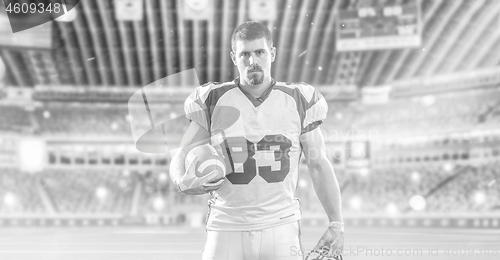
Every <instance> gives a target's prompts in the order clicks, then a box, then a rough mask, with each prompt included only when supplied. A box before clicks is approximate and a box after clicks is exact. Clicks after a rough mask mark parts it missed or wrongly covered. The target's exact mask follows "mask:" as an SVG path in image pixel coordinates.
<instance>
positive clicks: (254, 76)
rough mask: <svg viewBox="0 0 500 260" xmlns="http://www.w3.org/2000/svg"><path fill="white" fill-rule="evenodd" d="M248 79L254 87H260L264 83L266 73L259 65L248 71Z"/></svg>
mask: <svg viewBox="0 0 500 260" xmlns="http://www.w3.org/2000/svg"><path fill="white" fill-rule="evenodd" d="M247 78H248V83H250V84H251V85H252V86H256V85H260V84H262V82H264V71H262V68H261V67H260V66H258V65H256V66H252V67H251V68H250V69H249V70H248V71H247Z"/></svg>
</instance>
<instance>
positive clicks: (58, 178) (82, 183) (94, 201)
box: [40, 169, 136, 214]
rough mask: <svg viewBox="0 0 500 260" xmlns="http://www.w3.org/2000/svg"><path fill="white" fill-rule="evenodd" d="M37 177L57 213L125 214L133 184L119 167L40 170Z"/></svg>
mask: <svg viewBox="0 0 500 260" xmlns="http://www.w3.org/2000/svg"><path fill="white" fill-rule="evenodd" d="M40 179H41V182H42V185H43V187H44V188H45V191H46V193H47V195H48V197H49V198H50V200H51V201H52V202H53V205H54V207H55V211H56V212H58V213H60V214H96V213H126V212H128V211H130V207H131V205H132V195H133V191H134V187H135V183H136V181H135V179H134V177H133V176H131V175H130V174H123V171H119V170H77V169H74V170H64V169H53V170H47V171H44V172H42V173H40Z"/></svg>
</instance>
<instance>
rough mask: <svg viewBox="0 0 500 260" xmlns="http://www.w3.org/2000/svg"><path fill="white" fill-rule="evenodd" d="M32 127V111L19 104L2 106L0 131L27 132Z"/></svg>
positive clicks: (0, 110)
mask: <svg viewBox="0 0 500 260" xmlns="http://www.w3.org/2000/svg"><path fill="white" fill-rule="evenodd" d="M31 128H32V122H31V120H30V112H28V111H26V110H25V109H24V108H22V107H19V106H6V105H2V106H0V132H14V133H26V132H27V131H28V132H29V131H30V129H31Z"/></svg>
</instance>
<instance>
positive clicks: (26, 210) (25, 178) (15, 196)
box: [0, 168, 46, 215]
mask: <svg viewBox="0 0 500 260" xmlns="http://www.w3.org/2000/svg"><path fill="white" fill-rule="evenodd" d="M38 178H39V177H38V176H36V175H31V174H28V173H24V172H21V171H19V170H17V169H15V168H2V169H0V198H1V201H0V214H1V215H19V214H43V213H45V212H46V211H45V209H44V206H43V204H42V201H41V199H40V196H39V195H38V194H37V192H36V189H35V187H36V185H37V184H36V183H37V181H38Z"/></svg>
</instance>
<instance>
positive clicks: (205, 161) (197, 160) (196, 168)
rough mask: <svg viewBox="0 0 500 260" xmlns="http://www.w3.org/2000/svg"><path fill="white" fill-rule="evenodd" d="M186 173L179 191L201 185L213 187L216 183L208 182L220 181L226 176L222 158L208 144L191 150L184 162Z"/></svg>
mask: <svg viewBox="0 0 500 260" xmlns="http://www.w3.org/2000/svg"><path fill="white" fill-rule="evenodd" d="M184 163H185V167H186V173H185V176H184V178H183V181H182V182H181V183H180V184H181V189H183V190H186V189H192V188H196V187H199V186H201V185H204V184H205V186H215V185H217V184H218V183H214V184H207V183H208V182H212V181H216V180H219V179H222V178H224V177H225V176H226V166H225V165H224V157H223V156H222V155H220V154H219V153H218V152H217V150H216V149H215V148H214V147H213V146H211V145H210V144H204V145H200V146H196V147H195V148H193V149H191V151H189V153H188V154H187V156H186V160H185V162H184Z"/></svg>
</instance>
